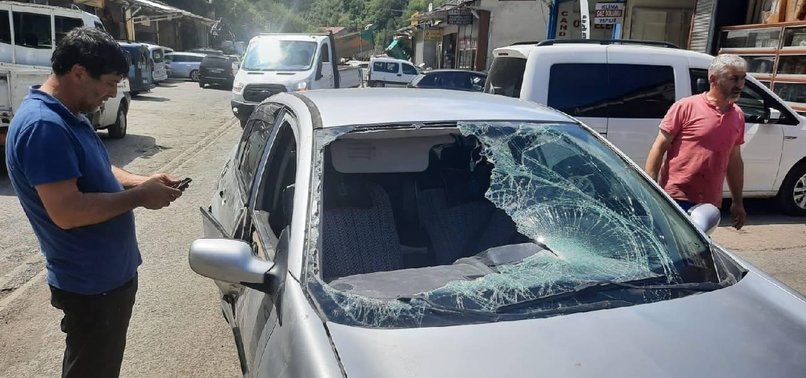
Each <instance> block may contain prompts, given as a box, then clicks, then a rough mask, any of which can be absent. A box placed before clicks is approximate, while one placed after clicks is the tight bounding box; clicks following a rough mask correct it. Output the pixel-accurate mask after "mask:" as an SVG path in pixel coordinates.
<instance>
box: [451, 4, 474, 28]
mask: <svg viewBox="0 0 806 378" xmlns="http://www.w3.org/2000/svg"><path fill="white" fill-rule="evenodd" d="M472 23H473V14H472V13H470V9H467V8H454V9H448V24H449V25H470V24H472Z"/></svg>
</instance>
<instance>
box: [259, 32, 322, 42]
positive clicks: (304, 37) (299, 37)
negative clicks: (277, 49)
mask: <svg viewBox="0 0 806 378" xmlns="http://www.w3.org/2000/svg"><path fill="white" fill-rule="evenodd" d="M278 37H279V38H282V39H283V40H284V41H308V42H316V41H318V40H320V39H322V38H324V37H327V36H326V35H323V34H289V33H264V34H259V35H256V36H254V37H252V41H256V40H260V39H271V38H278Z"/></svg>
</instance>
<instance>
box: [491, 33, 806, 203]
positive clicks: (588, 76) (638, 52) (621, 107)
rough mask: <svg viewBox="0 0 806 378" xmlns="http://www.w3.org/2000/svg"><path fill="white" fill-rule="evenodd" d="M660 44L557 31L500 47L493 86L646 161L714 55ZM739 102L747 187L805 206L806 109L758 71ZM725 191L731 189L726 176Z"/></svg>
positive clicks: (701, 86) (704, 84) (703, 83)
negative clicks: (566, 36) (587, 39)
mask: <svg viewBox="0 0 806 378" xmlns="http://www.w3.org/2000/svg"><path fill="white" fill-rule="evenodd" d="M631 43H634V42H631ZM656 45H657V43H651V44H649V42H646V43H644V44H640V45H622V44H618V43H612V44H607V43H605V44H600V43H598V42H597V43H596V44H591V43H579V42H578V41H577V42H573V41H570V42H569V41H565V42H563V41H552V40H549V41H544V42H541V43H539V44H529V45H513V46H507V47H501V48H498V49H495V50H494V51H493V55H494V58H493V62H492V66H491V67H490V74H489V75H488V77H487V83H486V86H485V91H486V92H488V93H494V94H501V95H504V96H510V97H516V98H520V99H523V100H529V101H535V102H538V103H541V104H548V106H551V107H553V108H556V109H559V110H561V111H563V112H566V113H568V114H570V115H572V116H574V117H577V118H579V119H580V120H581V121H583V122H585V123H586V124H588V125H590V126H591V127H593V129H595V130H596V131H597V132H598V133H600V134H602V135H606V136H607V139H608V140H610V141H611V142H613V144H615V145H616V147H618V148H620V149H621V150H622V151H624V153H626V154H627V156H629V157H630V158H631V159H633V160H634V161H635V162H636V163H638V165H641V166H643V164H644V162H645V161H646V158H647V155H648V153H649V149H650V147H652V143H653V142H654V141H655V138H656V137H657V134H658V125H659V124H660V121H661V119H662V118H663V117H664V115H665V114H666V111H667V110H668V109H669V107H670V106H671V105H672V104H673V103H674V102H675V101H676V100H679V99H681V98H683V97H686V96H690V95H692V94H697V93H702V92H705V91H707V90H708V87H709V84H708V65H709V64H710V63H711V60H712V59H713V57H712V56H710V55H706V54H701V53H697V52H693V51H688V50H682V49H678V48H674V47H669V46H668V45H667V46H656ZM737 104H738V105H739V106H740V107H741V108H742V110H743V111H744V117H745V121H746V125H745V143H744V145H742V157H743V159H744V197H745V198H750V197H756V198H772V197H776V198H777V200H778V203H779V204H780V205H781V208H782V209H783V210H784V211H785V212H786V213H789V214H793V215H806V118H804V117H803V116H800V115H798V114H797V113H795V111H794V110H792V108H790V107H789V105H787V104H786V103H785V102H784V101H782V100H781V98H779V97H778V96H777V95H776V94H775V93H773V92H772V91H770V90H769V88H767V87H766V86H765V85H764V84H761V83H760V82H759V81H758V80H756V79H754V78H753V77H751V76H749V75H748V77H747V81H746V84H745V87H744V91H743V92H742V95H741V98H739V100H738V101H737ZM724 194H725V196H726V197H730V191H729V190H728V187H727V184H726V185H725V190H724Z"/></svg>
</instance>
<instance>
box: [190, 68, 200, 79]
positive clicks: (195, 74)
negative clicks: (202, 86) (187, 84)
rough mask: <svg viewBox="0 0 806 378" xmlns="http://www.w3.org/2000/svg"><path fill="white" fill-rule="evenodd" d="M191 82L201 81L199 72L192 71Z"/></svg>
mask: <svg viewBox="0 0 806 378" xmlns="http://www.w3.org/2000/svg"><path fill="white" fill-rule="evenodd" d="M190 80H192V81H199V70H193V71H190Z"/></svg>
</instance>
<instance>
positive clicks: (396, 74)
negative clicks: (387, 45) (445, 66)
mask: <svg viewBox="0 0 806 378" xmlns="http://www.w3.org/2000/svg"><path fill="white" fill-rule="evenodd" d="M419 74H420V70H418V69H417V67H415V66H414V65H413V64H411V63H409V62H408V61H407V60H403V59H395V58H371V59H370V61H369V75H368V77H367V86H369V87H385V86H387V85H401V86H402V85H406V84H408V83H411V81H412V80H414V78H415V77H417V75H419Z"/></svg>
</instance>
